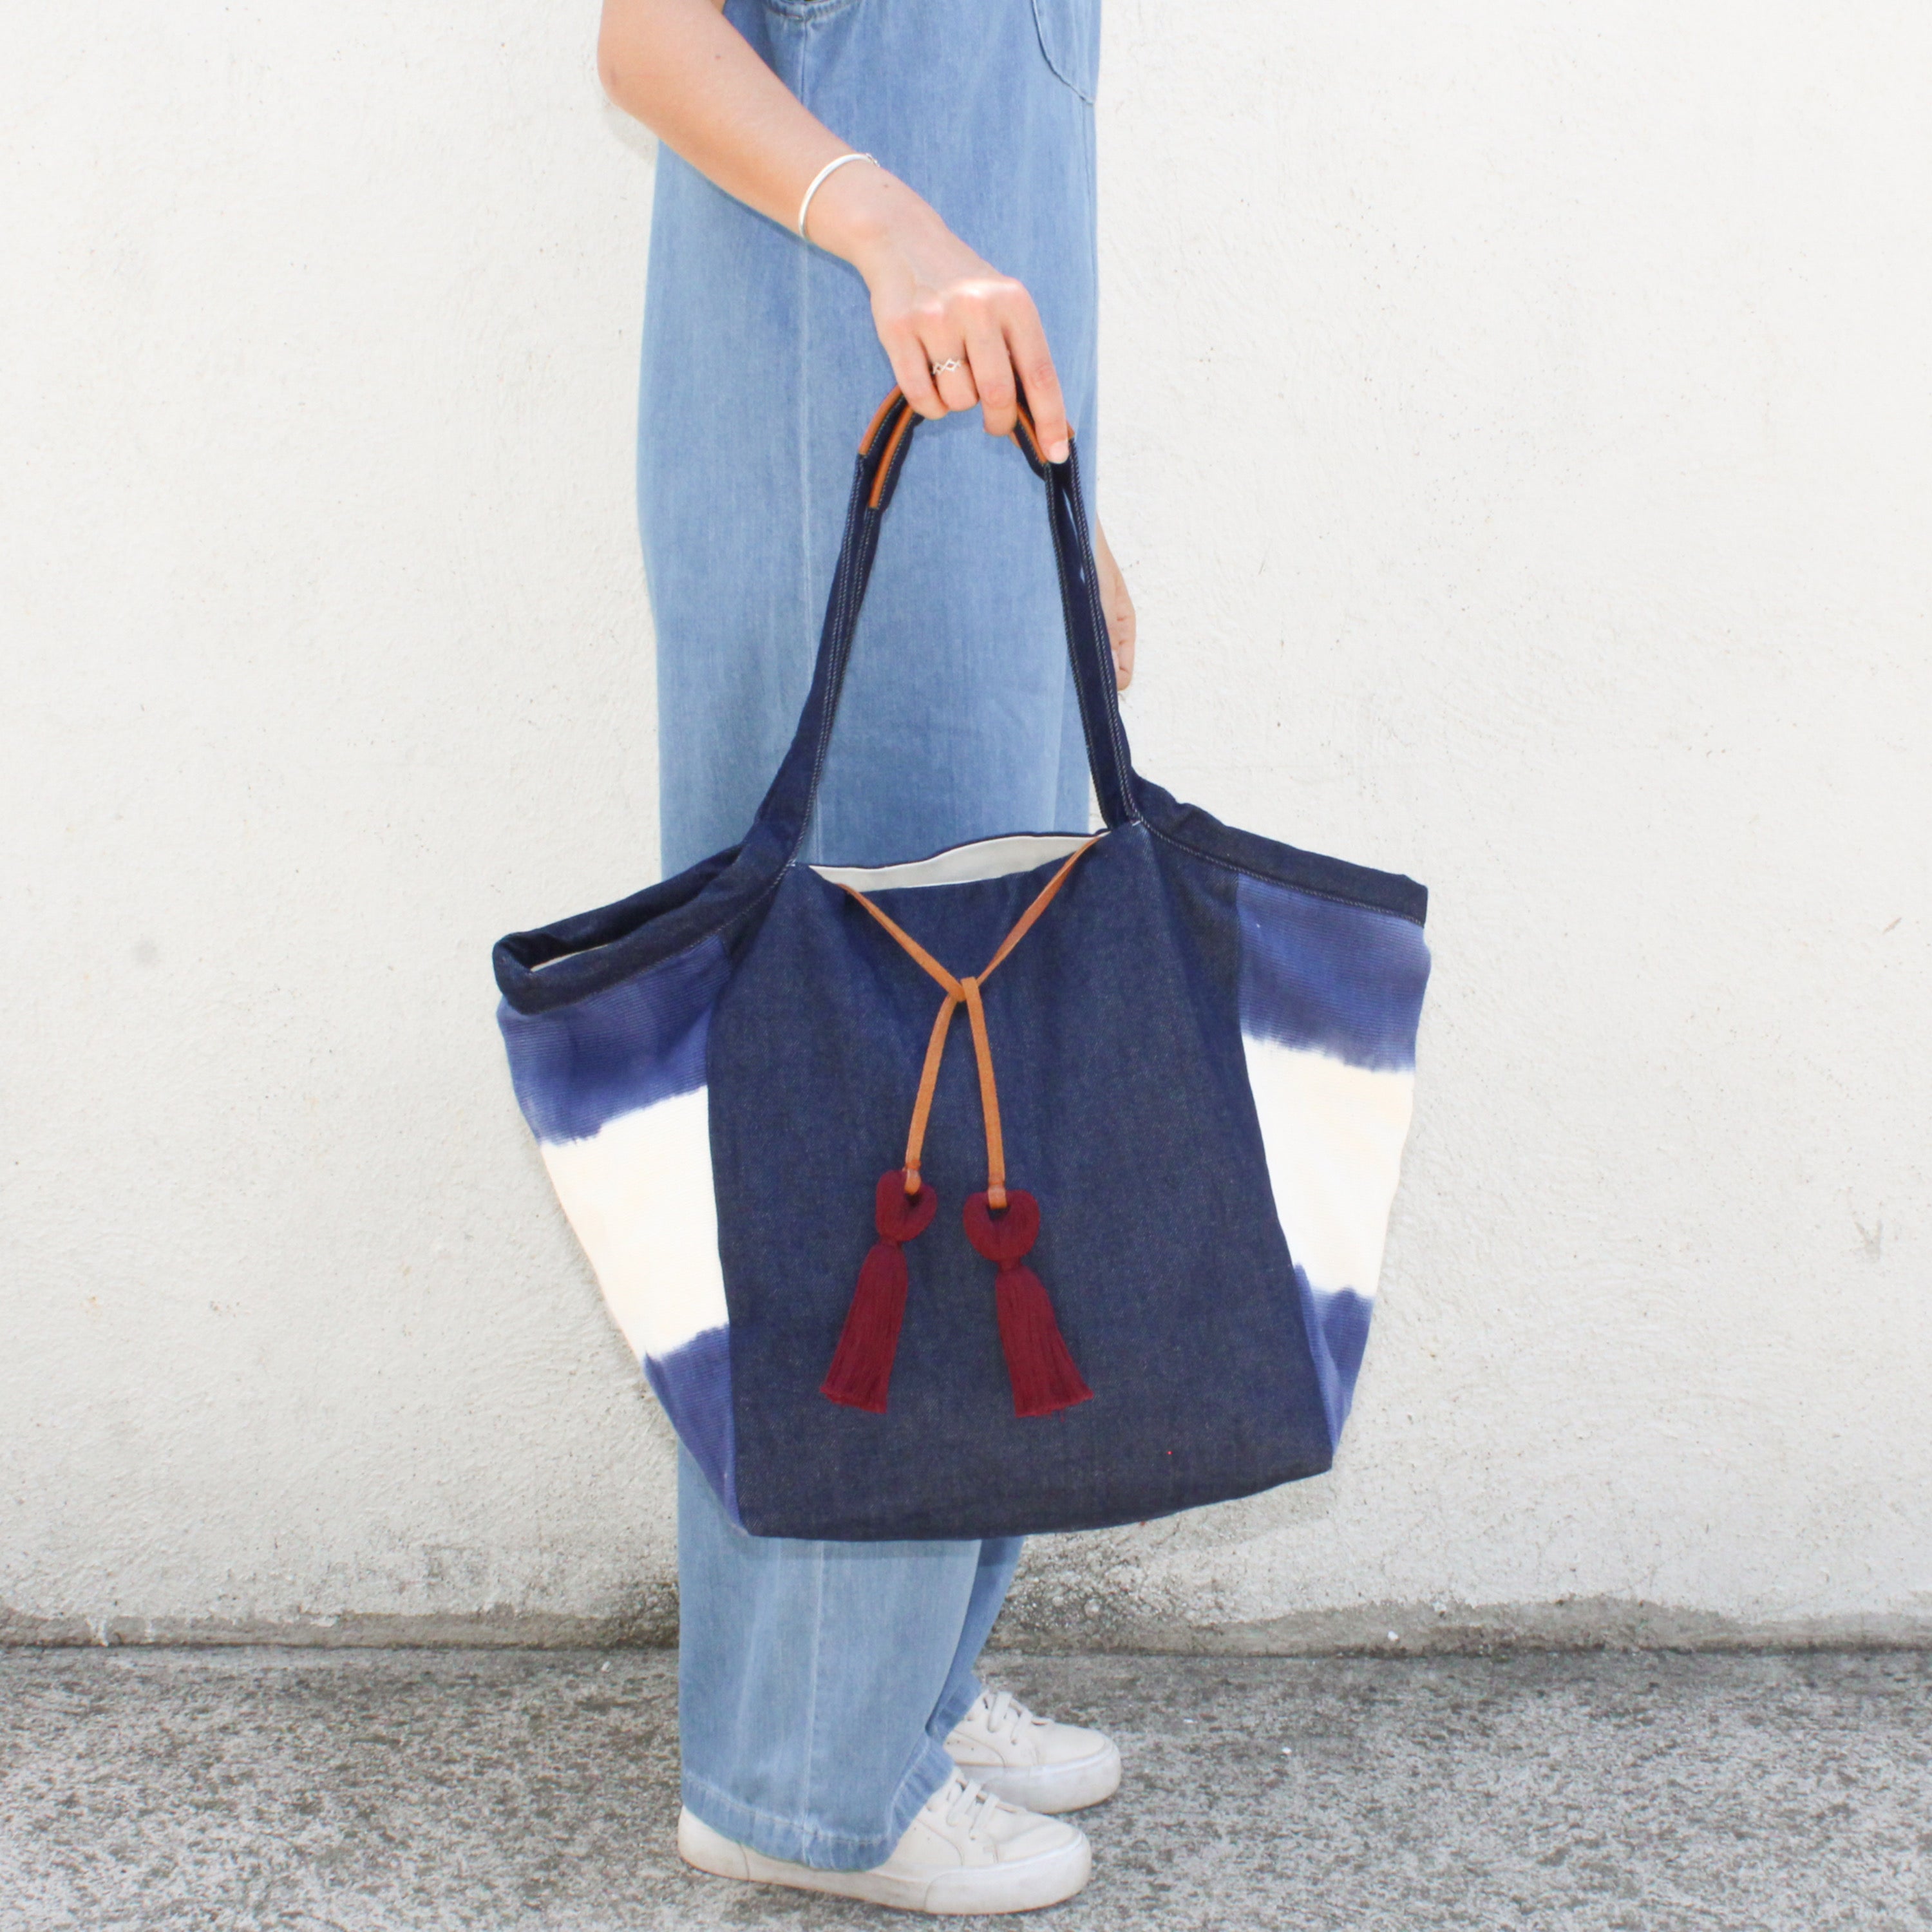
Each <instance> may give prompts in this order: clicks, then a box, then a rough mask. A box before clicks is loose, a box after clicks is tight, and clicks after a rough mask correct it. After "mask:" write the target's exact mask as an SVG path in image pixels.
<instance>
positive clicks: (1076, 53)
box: [1033, 0, 1100, 101]
mask: <svg viewBox="0 0 1932 1932" xmlns="http://www.w3.org/2000/svg"><path fill="white" fill-rule="evenodd" d="M1033 18H1034V26H1035V27H1036V28H1038V30H1039V32H1040V52H1042V53H1043V54H1044V55H1046V64H1047V65H1048V66H1049V67H1050V68H1052V70H1053V71H1054V72H1055V74H1058V76H1059V77H1060V78H1061V80H1064V82H1065V83H1067V86H1069V87H1070V88H1071V89H1073V92H1075V93H1076V94H1077V95H1079V97H1080V98H1081V99H1082V101H1092V99H1093V98H1094V95H1095V93H1096V92H1097V91H1098V89H1099V86H1100V0H1033Z"/></svg>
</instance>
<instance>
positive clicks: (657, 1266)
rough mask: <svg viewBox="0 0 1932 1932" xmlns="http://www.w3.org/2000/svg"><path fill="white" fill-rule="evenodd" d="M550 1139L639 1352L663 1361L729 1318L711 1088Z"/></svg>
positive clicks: (550, 1155) (568, 1195)
mask: <svg viewBox="0 0 1932 1932" xmlns="http://www.w3.org/2000/svg"><path fill="white" fill-rule="evenodd" d="M542 1145H543V1157H544V1166H547V1168H548V1169H550V1180H551V1181H552V1182H553V1184H554V1185H555V1187H556V1193H557V1199H559V1201H561V1202H562V1203H563V1211H564V1212H565V1214H567V1215H568V1216H569V1217H570V1225H571V1227H573V1228H574V1229H576V1231H577V1239H578V1240H579V1241H581V1242H582V1243H583V1252H584V1253H586V1255H588V1256H589V1257H590V1265H591V1266H592V1268H595V1270H596V1271H597V1282H598V1286H599V1287H600V1288H601V1289H603V1291H604V1301H605V1302H606V1303H607V1304H608V1305H609V1307H610V1313H611V1316H612V1317H613V1319H614V1320H615V1321H616V1324H617V1326H618V1327H619V1328H621V1329H622V1331H624V1339H625V1341H627V1342H628V1343H630V1345H631V1353H632V1354H633V1355H649V1356H652V1357H653V1358H656V1359H658V1360H659V1361H661V1360H662V1359H663V1358H664V1357H665V1356H667V1355H670V1352H672V1351H673V1349H679V1348H682V1346H683V1345H684V1344H685V1343H687V1342H688V1341H689V1340H691V1338H692V1337H694V1336H696V1335H701V1334H703V1333H704V1331H706V1329H707V1328H722V1327H723V1326H724V1324H725V1322H726V1321H727V1319H728V1318H727V1315H726V1313H725V1307H724V1271H723V1269H722V1268H721V1267H720V1266H719V1265H718V1208H717V1203H716V1201H715V1197H714V1196H712V1191H711V1117H710V1107H709V1102H708V1100H707V1099H706V1090H705V1089H704V1088H702V1087H700V1088H696V1089H694V1091H692V1092H691V1093H688V1094H676V1095H674V1096H673V1097H672V1098H671V1099H670V1100H659V1101H658V1102H656V1103H655V1104H654V1105H652V1106H649V1107H640V1108H638V1109H637V1110H636V1111H635V1112H633V1113H628V1114H619V1115H616V1117H615V1118H613V1119H610V1120H608V1121H605V1122H604V1124H603V1126H602V1127H600V1128H598V1130H597V1132H596V1133H594V1134H592V1135H591V1136H589V1138H588V1139H584V1140H580V1141H551V1142H544V1143H543V1144H542Z"/></svg>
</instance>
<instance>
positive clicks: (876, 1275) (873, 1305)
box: [818, 1241, 907, 1415]
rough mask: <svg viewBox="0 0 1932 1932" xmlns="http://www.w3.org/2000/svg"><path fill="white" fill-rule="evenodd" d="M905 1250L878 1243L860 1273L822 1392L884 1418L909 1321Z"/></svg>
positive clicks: (821, 1385)
mask: <svg viewBox="0 0 1932 1932" xmlns="http://www.w3.org/2000/svg"><path fill="white" fill-rule="evenodd" d="M906 1279H907V1277H906V1258H905V1250H904V1249H903V1248H901V1247H900V1246H899V1245H898V1243H897V1242H895V1241H880V1242H877V1243H875V1244H874V1246H873V1248H872V1251H871V1253H870V1254H868V1256H866V1257H865V1265H864V1267H862V1268H860V1269H859V1286H857V1287H856V1289H853V1292H852V1306H851V1307H850V1308H848V1309H847V1310H846V1311H845V1327H844V1332H843V1333H842V1334H841V1335H840V1336H839V1337H838V1352H837V1353H836V1354H835V1355H833V1357H832V1367H830V1368H829V1370H827V1371H826V1376H825V1380H824V1381H823V1382H822V1383H821V1384H820V1386H819V1391H818V1392H819V1394H820V1395H824V1396H829V1397H831V1399H832V1400H833V1401H834V1402H836V1403H844V1406H846V1407H847V1409H868V1410H870V1411H871V1413H872V1414H873V1415H884V1414H885V1412H886V1391H887V1390H888V1389H889V1388H890V1387H891V1385H892V1358H894V1357H895V1355H897V1354H898V1346H899V1324H900V1323H901V1322H903V1321H904V1319H905V1304H906Z"/></svg>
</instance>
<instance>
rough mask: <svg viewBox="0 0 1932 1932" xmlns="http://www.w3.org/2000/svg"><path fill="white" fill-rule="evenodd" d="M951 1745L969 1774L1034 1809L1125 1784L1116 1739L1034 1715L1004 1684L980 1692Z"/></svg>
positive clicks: (1070, 1805) (1085, 1799)
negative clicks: (1006, 1689)
mask: <svg viewBox="0 0 1932 1932" xmlns="http://www.w3.org/2000/svg"><path fill="white" fill-rule="evenodd" d="M946 1748H947V1752H948V1754H950V1756H951V1757H952V1760H953V1763H955V1764H956V1765H957V1766H959V1769H961V1770H962V1771H963V1772H965V1774H966V1775H967V1776H968V1778H977V1780H978V1781H979V1782H980V1784H983V1785H984V1786H985V1787H986V1789H987V1790H989V1791H991V1792H995V1793H998V1796H1001V1797H1002V1798H1004V1799H1005V1800H1006V1801H1007V1803H1008V1804H1010V1805H1025V1807H1026V1808H1027V1809H1028V1811H1046V1812H1053V1811H1082V1810H1084V1809H1085V1808H1086V1807H1087V1806H1088V1805H1098V1804H1099V1803H1100V1801H1101V1800H1102V1799H1104V1798H1111V1797H1112V1796H1113V1795H1114V1793H1115V1792H1116V1791H1118V1790H1119V1789H1120V1788H1121V1754H1120V1751H1119V1749H1118V1747H1117V1746H1116V1745H1115V1742H1114V1741H1113V1739H1112V1738H1109V1737H1106V1736H1103V1735H1102V1733H1100V1732H1099V1731H1088V1730H1082V1728H1081V1727H1079V1725H1078V1724H1055V1722H1054V1721H1052V1718H1037V1717H1035V1716H1034V1714H1033V1713H1032V1712H1031V1711H1029V1710H1028V1709H1027V1707H1026V1706H1025V1705H1024V1704H1022V1703H1021V1702H1020V1701H1019V1699H1018V1698H1016V1697H1013V1696H1012V1695H1010V1694H1009V1693H1008V1692H1007V1691H981V1692H980V1701H979V1702H978V1703H977V1704H975V1705H974V1706H973V1708H972V1709H971V1710H970V1711H968V1712H967V1713H966V1715H965V1717H963V1718H961V1719H960V1720H959V1723H958V1724H956V1726H955V1727H953V1735H952V1736H950V1738H948V1739H947V1740H946Z"/></svg>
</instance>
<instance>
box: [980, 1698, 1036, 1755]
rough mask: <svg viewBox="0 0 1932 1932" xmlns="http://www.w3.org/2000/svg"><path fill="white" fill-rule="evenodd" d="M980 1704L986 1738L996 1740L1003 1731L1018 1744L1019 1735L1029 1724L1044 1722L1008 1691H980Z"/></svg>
mask: <svg viewBox="0 0 1932 1932" xmlns="http://www.w3.org/2000/svg"><path fill="white" fill-rule="evenodd" d="M980 1705H981V1706H982V1708H983V1710H984V1712H985V1713H986V1717H985V1723H986V1734H987V1736H989V1737H995V1738H997V1737H998V1736H999V1735H1000V1733H1001V1730H1002V1729H1004V1730H1005V1732H1006V1733H1007V1736H1009V1737H1010V1738H1011V1739H1013V1742H1014V1743H1016V1744H1018V1743H1019V1738H1020V1733H1022V1731H1023V1730H1025V1729H1026V1728H1027V1727H1028V1725H1029V1724H1043V1723H1045V1722H1046V1720H1045V1719H1044V1718H1036V1717H1035V1716H1034V1714H1033V1713H1032V1712H1031V1711H1029V1710H1028V1709H1027V1707H1026V1706H1025V1705H1024V1704H1022V1703H1021V1702H1020V1700H1019V1699H1018V1698H1017V1697H1015V1696H1014V1695H1013V1693H1012V1692H1011V1691H981V1692H980Z"/></svg>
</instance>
